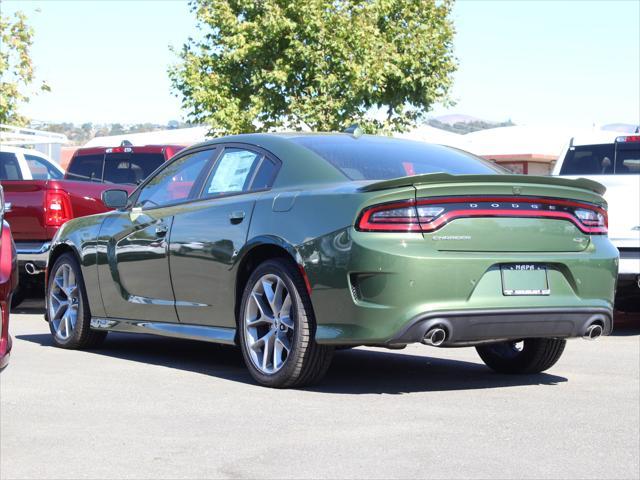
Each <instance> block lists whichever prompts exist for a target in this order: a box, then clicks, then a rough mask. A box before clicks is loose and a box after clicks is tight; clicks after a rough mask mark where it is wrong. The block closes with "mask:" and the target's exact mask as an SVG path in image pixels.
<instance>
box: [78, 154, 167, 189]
mask: <svg viewBox="0 0 640 480" xmlns="http://www.w3.org/2000/svg"><path fill="white" fill-rule="evenodd" d="M163 162H164V156H163V155H162V154H161V153H108V154H106V155H80V156H78V157H76V158H75V159H74V160H73V162H71V165H69V169H68V170H67V178H69V179H71V180H83V181H89V182H91V181H94V182H108V183H121V184H122V183H128V184H132V185H135V184H137V183H140V182H142V181H143V180H144V179H145V178H147V177H148V176H149V174H151V172H153V171H154V170H155V169H156V168H158V167H159V166H160V165H162V163H163Z"/></svg>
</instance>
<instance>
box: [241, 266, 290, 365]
mask: <svg viewBox="0 0 640 480" xmlns="http://www.w3.org/2000/svg"><path fill="white" fill-rule="evenodd" d="M247 302H248V305H247V308H246V309H245V318H244V334H245V335H244V338H245V343H246V347H247V351H248V352H249V356H250V358H251V362H252V363H253V364H254V366H255V367H256V368H258V369H259V370H260V371H261V372H262V373H265V374H267V375H272V374H274V373H276V372H277V371H278V370H280V369H281V368H282V367H283V366H284V364H285V363H286V361H287V359H288V358H289V355H290V353H291V348H292V345H293V338H294V328H295V322H294V320H293V318H292V317H293V309H292V302H291V295H290V293H289V290H288V289H287V286H286V285H285V283H284V281H283V280H282V279H281V278H280V277H279V276H278V275H274V274H267V275H264V276H262V277H261V278H260V279H259V280H258V281H257V282H256V283H255V284H254V286H253V288H252V290H251V295H250V296H249V298H248V299H247Z"/></svg>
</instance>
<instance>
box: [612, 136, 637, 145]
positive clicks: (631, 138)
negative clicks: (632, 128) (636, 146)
mask: <svg viewBox="0 0 640 480" xmlns="http://www.w3.org/2000/svg"><path fill="white" fill-rule="evenodd" d="M616 142H620V143H628V142H640V135H629V136H627V137H617V138H616Z"/></svg>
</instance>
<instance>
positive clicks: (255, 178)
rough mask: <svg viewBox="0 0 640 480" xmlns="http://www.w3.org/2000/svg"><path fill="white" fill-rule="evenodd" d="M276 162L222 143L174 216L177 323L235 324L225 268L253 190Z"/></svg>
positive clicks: (265, 182)
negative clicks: (197, 190)
mask: <svg viewBox="0 0 640 480" xmlns="http://www.w3.org/2000/svg"><path fill="white" fill-rule="evenodd" d="M279 165H280V162H279V161H278V160H277V159H275V158H273V157H271V156H270V155H269V154H268V153H267V152H264V151H262V150H260V149H258V148H256V147H248V146H245V145H227V146H225V147H224V149H223V151H222V152H221V153H220V154H219V157H218V159H217V160H216V162H215V163H214V165H213V167H212V169H211V172H210V173H209V175H208V176H207V178H206V180H205V181H204V183H203V188H202V192H201V194H200V198H199V200H198V201H197V202H194V205H193V208H190V209H189V210H185V211H183V212H180V213H177V214H176V215H175V217H174V221H173V226H172V229H171V240H170V252H171V254H170V265H171V277H172V280H173V288H174V292H175V296H176V310H177V312H178V318H179V320H180V322H182V323H187V324H194V325H214V326H219V327H229V328H235V314H234V293H235V274H234V272H232V271H231V267H232V265H233V263H234V262H235V259H236V256H237V254H238V252H239V251H240V249H241V248H242V246H243V245H244V244H245V242H246V240H247V233H248V229H249V223H250V221H251V215H252V213H253V207H254V204H255V201H256V198H257V197H258V195H260V194H261V192H263V191H264V190H266V189H268V188H270V187H271V185H272V182H273V180H274V178H275V175H276V173H277V170H278V168H279Z"/></svg>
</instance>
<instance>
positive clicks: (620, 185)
mask: <svg viewBox="0 0 640 480" xmlns="http://www.w3.org/2000/svg"><path fill="white" fill-rule="evenodd" d="M553 175H557V176H561V177H569V178H578V177H582V178H589V179H592V180H595V181H597V182H599V183H601V184H603V185H605V186H606V187H607V191H606V193H605V195H604V196H605V199H606V200H607V203H608V204H609V238H610V239H611V242H612V243H613V244H614V245H615V246H616V247H617V248H618V250H619V251H620V269H619V279H618V288H617V294H616V308H618V309H619V310H623V311H627V312H640V134H635V135H621V134H620V133H612V132H600V133H598V134H594V135H592V136H589V137H583V138H580V137H576V138H573V139H572V140H571V142H570V143H569V145H568V146H567V147H566V148H565V149H564V151H563V153H562V154H561V155H560V158H559V159H558V162H557V163H556V165H555V167H554V170H553Z"/></svg>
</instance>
